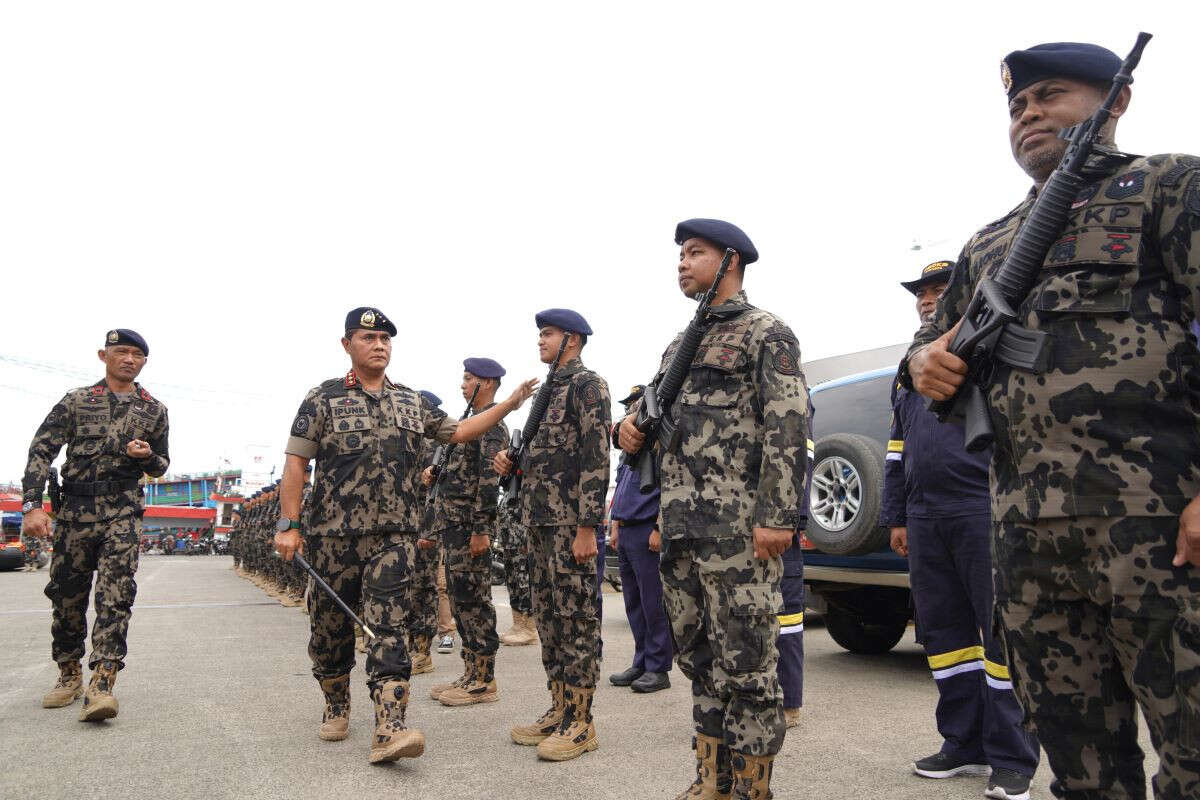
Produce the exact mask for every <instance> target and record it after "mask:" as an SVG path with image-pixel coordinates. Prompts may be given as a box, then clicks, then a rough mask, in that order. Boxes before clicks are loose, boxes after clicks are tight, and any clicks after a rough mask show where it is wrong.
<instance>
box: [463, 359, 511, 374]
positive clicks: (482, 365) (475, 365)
mask: <svg viewBox="0 0 1200 800" xmlns="http://www.w3.org/2000/svg"><path fill="white" fill-rule="evenodd" d="M463 369H465V370H466V371H467V372H469V373H471V374H472V375H475V376H476V377H479V378H502V377H504V367H502V366H500V362H498V361H493V360H492V359H490V358H464V359H463Z"/></svg>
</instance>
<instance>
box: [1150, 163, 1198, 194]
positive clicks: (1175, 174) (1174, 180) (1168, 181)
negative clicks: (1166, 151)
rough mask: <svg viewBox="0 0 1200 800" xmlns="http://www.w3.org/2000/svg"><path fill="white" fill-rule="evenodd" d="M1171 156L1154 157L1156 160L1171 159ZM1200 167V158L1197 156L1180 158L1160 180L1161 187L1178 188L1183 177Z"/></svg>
mask: <svg viewBox="0 0 1200 800" xmlns="http://www.w3.org/2000/svg"><path fill="white" fill-rule="evenodd" d="M1170 157H1171V156H1154V158H1170ZM1197 167H1200V158H1196V157H1195V156H1178V157H1176V159H1175V165H1174V166H1173V167H1171V168H1170V169H1169V170H1167V171H1166V172H1164V173H1163V174H1162V176H1161V177H1159V179H1158V183H1159V185H1160V186H1167V187H1173V186H1178V185H1179V183H1180V182H1181V181H1182V180H1183V177H1184V176H1185V175H1187V174H1188V173H1189V172H1191V171H1192V170H1194V169H1196V168H1197Z"/></svg>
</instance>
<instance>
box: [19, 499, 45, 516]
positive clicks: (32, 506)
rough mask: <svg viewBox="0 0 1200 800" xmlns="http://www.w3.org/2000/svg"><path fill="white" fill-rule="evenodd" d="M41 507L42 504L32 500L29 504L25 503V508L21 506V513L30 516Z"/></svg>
mask: <svg viewBox="0 0 1200 800" xmlns="http://www.w3.org/2000/svg"><path fill="white" fill-rule="evenodd" d="M39 506H41V503H35V502H33V501H32V500H30V501H29V502H28V503H25V504H24V505H23V506H21V513H23V514H28V513H29V512H30V511H33V510H34V509H35V508H38V507H39Z"/></svg>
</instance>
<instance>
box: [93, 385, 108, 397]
mask: <svg viewBox="0 0 1200 800" xmlns="http://www.w3.org/2000/svg"><path fill="white" fill-rule="evenodd" d="M105 391H107V390H106V389H105V387H103V386H93V387H92V394H94V395H100V394H104V392H105Z"/></svg>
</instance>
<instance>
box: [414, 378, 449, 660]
mask: <svg viewBox="0 0 1200 800" xmlns="http://www.w3.org/2000/svg"><path fill="white" fill-rule="evenodd" d="M418 394H420V395H421V396H422V397H424V398H425V399H426V400H427V401H429V403H430V404H431V405H432V406H434V407H435V408H438V409H440V408H441V407H442V400H441V398H439V397H438V396H437V395H436V394H434V393H433V392H430V391H427V390H425V389H422V390H421V391H420V392H418ZM436 450H437V443H436V442H434V441H432V440H430V439H425V440H424V441H423V442H421V458H420V463H419V464H418V467H419V468H420V469H421V470H424V469H426V468H427V467H428V466H429V465H430V464H432V463H433V457H434V453H435V452H436ZM427 500H428V493H427V491H426V488H425V485H424V483H422V484H421V486H420V496H419V497H418V502H419V504H420V507H421V508H422V509H424V508H425V505H426V501H427ZM421 522H422V529H421V531H420V534H421V537H420V538H419V539H418V540H417V560H416V563H415V565H414V568H413V610H412V614H411V622H410V625H409V640H410V643H411V645H412V674H413V675H421V674H424V673H426V672H433V670H434V665H433V656H432V654H431V651H432V646H433V638H434V635H435V634H437V633H441V631H439V630H438V569H439V567H440V566H441V563H442V548H441V543H440V542H439V541H438V540H437V539H436V538H435V537H433V536H432V535H431V533H430V531H427V530H425V529H424V524H425V523H426V522H432V519H429V520H427V519H426V517H425V515H422V518H421Z"/></svg>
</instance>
